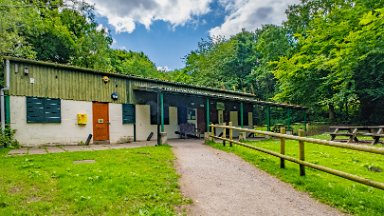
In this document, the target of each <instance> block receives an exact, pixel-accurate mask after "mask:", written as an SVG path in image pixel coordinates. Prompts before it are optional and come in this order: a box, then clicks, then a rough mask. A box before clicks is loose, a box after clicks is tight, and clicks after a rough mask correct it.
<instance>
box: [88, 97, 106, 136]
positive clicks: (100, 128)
mask: <svg viewBox="0 0 384 216" xmlns="http://www.w3.org/2000/svg"><path fill="white" fill-rule="evenodd" d="M92 112H93V140H94V141H107V140H109V110H108V103H99V102H93V105H92Z"/></svg>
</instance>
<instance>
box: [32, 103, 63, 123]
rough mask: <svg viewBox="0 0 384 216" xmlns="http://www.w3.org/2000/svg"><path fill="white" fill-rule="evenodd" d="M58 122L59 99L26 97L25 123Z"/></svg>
mask: <svg viewBox="0 0 384 216" xmlns="http://www.w3.org/2000/svg"><path fill="white" fill-rule="evenodd" d="M60 122H61V101H60V99H52V98H39V97H27V123H60Z"/></svg>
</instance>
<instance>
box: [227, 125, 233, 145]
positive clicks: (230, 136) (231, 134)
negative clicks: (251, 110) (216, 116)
mask: <svg viewBox="0 0 384 216" xmlns="http://www.w3.org/2000/svg"><path fill="white" fill-rule="evenodd" d="M228 126H229V127H232V122H229V123H228ZM229 139H230V140H231V141H229V146H230V147H232V139H233V130H232V128H229Z"/></svg>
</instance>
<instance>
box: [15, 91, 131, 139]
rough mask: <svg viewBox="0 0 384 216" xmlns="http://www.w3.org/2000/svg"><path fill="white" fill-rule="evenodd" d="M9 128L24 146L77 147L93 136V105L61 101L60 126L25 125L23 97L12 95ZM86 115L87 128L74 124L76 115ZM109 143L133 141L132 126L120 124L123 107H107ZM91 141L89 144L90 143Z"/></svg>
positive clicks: (51, 124) (112, 105)
mask: <svg viewBox="0 0 384 216" xmlns="http://www.w3.org/2000/svg"><path fill="white" fill-rule="evenodd" d="M10 102H11V104H10V106H11V128H12V129H16V134H15V138H16V139H17V140H18V141H19V142H20V143H21V145H23V146H39V145H50V144H63V145H77V144H79V143H80V142H85V141H86V139H87V137H88V135H89V134H92V133H93V122H92V102H85V101H73V100H61V123H27V114H26V113H27V110H26V105H27V103H26V98H25V97H18V96H11V97H10ZM79 113H85V114H87V117H88V123H87V124H86V125H78V124H77V114H79ZM109 121H110V123H111V124H110V126H109V134H110V135H109V137H110V142H111V143H123V142H126V141H127V140H129V139H131V140H132V139H133V124H123V118H122V105H121V104H112V103H110V104H109ZM91 142H92V141H91Z"/></svg>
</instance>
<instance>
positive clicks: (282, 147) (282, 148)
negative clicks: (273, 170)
mask: <svg viewBox="0 0 384 216" xmlns="http://www.w3.org/2000/svg"><path fill="white" fill-rule="evenodd" d="M280 133H282V134H285V127H282V128H280ZM280 154H282V155H285V138H280ZM280 168H285V161H284V159H283V158H280Z"/></svg>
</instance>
